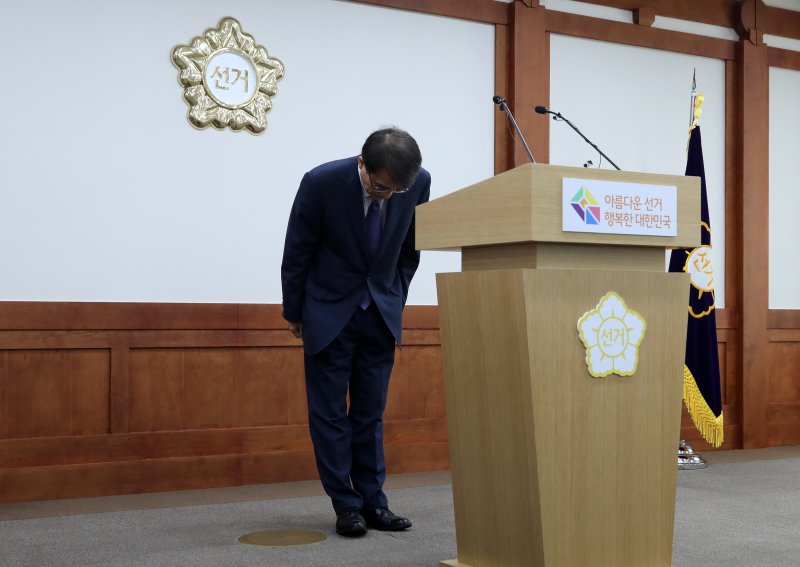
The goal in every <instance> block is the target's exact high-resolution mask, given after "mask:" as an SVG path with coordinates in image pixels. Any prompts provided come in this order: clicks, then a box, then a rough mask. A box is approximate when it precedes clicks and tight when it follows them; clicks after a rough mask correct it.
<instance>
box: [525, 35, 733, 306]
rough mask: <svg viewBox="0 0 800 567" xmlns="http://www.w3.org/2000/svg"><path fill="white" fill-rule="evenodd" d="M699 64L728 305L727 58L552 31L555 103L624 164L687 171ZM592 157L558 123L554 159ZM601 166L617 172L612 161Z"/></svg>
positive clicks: (717, 254)
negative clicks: (692, 97)
mask: <svg viewBox="0 0 800 567" xmlns="http://www.w3.org/2000/svg"><path fill="white" fill-rule="evenodd" d="M694 69H696V70H697V90H698V92H701V93H703V95H704V97H705V102H704V104H703V115H702V118H701V121H700V125H701V131H702V134H703V157H704V161H705V170H706V184H707V189H708V201H709V202H708V205H709V215H710V217H711V229H712V233H711V234H712V244H713V250H714V259H713V262H714V271H715V274H716V279H715V286H716V290H715V298H716V305H717V307H724V306H725V288H724V281H725V277H724V274H725V67H724V63H723V62H722V61H721V60H717V59H709V58H705V57H695V56H689V55H683V54H678V53H671V52H666V51H657V50H653V49H646V48H641V47H631V46H625V45H619V44H613V43H607V42H601V41H594V40H589V39H580V38H574V37H567V36H560V35H556V34H552V35H551V36H550V108H551V109H552V110H554V111H558V112H561V113H562V114H563V115H564V116H565V117H566V118H568V119H569V120H570V121H572V122H573V123H574V124H575V125H576V126H577V127H578V128H579V129H580V130H581V131H582V132H583V133H584V135H586V137H588V138H589V139H590V140H591V141H592V142H594V143H595V144H596V145H597V146H598V147H599V148H600V149H601V150H603V152H605V154H606V155H608V156H609V157H610V158H611V159H612V160H613V161H614V162H615V163H616V164H617V165H618V166H619V167H621V168H622V169H624V170H628V171H642V172H647V173H665V174H670V175H683V173H684V171H685V169H686V143H687V139H688V126H689V117H690V94H691V86H692V73H693V71H694ZM534 104H538V103H534ZM541 119H542V120H545V117H544V116H543V117H541ZM587 160H592V162H593V163H594V165H595V166H597V164H598V163H599V162H598V154H597V152H596V151H595V150H594V149H592V148H591V146H589V145H588V144H586V142H584V141H583V140H582V139H581V138H580V136H578V134H576V133H575V132H574V131H573V130H572V129H570V128H569V126H568V125H567V124H565V123H561V122H551V123H550V163H553V164H558V165H570V166H581V165H583V163H584V162H586V161H587ZM602 167H603V168H604V169H613V167H612V166H611V165H610V164H608V163H607V162H606V161H605V160H603V165H602Z"/></svg>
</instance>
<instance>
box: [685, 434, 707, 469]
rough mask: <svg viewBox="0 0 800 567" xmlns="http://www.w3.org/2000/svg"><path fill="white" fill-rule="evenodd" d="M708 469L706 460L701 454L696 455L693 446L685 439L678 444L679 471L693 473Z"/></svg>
mask: <svg viewBox="0 0 800 567" xmlns="http://www.w3.org/2000/svg"><path fill="white" fill-rule="evenodd" d="M706 467H708V463H706V461H705V459H703V457H701V456H700V454H699V453H695V452H694V449H692V447H691V445H689V444H688V443H686V441H684V440H683V439H681V440H680V441H679V442H678V470H679V471H691V470H696V469H704V468H706Z"/></svg>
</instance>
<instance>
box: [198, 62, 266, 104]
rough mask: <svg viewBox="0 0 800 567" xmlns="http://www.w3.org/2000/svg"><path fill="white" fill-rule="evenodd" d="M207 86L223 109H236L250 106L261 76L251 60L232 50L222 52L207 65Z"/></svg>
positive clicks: (205, 75)
mask: <svg viewBox="0 0 800 567" xmlns="http://www.w3.org/2000/svg"><path fill="white" fill-rule="evenodd" d="M203 86H204V87H205V88H206V92H207V93H208V96H210V97H211V98H213V99H214V100H215V101H216V102H217V103H218V104H219V105H221V106H224V107H227V108H230V109H232V110H233V109H236V108H241V107H242V106H245V105H246V104H248V103H249V102H250V101H251V100H253V97H254V96H255V94H256V91H257V90H258V74H257V72H256V67H255V65H253V62H252V61H251V60H250V58H249V57H248V56H247V55H245V54H243V53H241V52H239V51H233V50H231V49H220V50H219V51H217V52H216V53H214V54H213V55H211V57H209V58H208V63H206V69H205V73H204V74H203Z"/></svg>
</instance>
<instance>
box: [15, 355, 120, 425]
mask: <svg viewBox="0 0 800 567" xmlns="http://www.w3.org/2000/svg"><path fill="white" fill-rule="evenodd" d="M0 380H2V384H0V392H1V393H0V404H2V405H0V438H6V439H14V438H22V437H48V436H49V437H52V436H59V435H91V434H94V433H105V432H108V417H109V411H108V391H109V387H108V384H109V354H108V351H105V350H83V349H80V350H74V351H61V350H4V351H0Z"/></svg>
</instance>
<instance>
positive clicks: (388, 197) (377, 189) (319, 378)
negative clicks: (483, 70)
mask: <svg viewBox="0 0 800 567" xmlns="http://www.w3.org/2000/svg"><path fill="white" fill-rule="evenodd" d="M421 164H422V155H421V154H420V151H419V147H418V146H417V143H416V141H415V140H414V138H412V137H411V136H410V135H409V134H408V133H407V132H404V131H402V130H399V129H396V128H386V129H383V130H378V131H377V132H373V133H372V134H370V135H369V137H368V138H367V140H366V142H364V146H363V147H362V149H361V155H359V156H355V157H351V158H345V159H342V160H338V161H333V162H330V163H326V164H323V165H320V166H318V167H316V168H314V169H312V170H311V171H309V172H308V173H306V174H305V176H304V177H303V180H302V181H301V182H300V188H299V189H298V191H297V196H296V197H295V200H294V205H293V206H292V211H291V213H290V215H289V226H288V228H287V230H286V243H285V245H284V250H283V263H282V265H281V282H282V285H283V317H284V318H285V319H286V321H287V322H288V323H289V330H290V331H291V332H292V334H294V336H295V337H298V338H302V339H303V349H304V352H305V375H306V396H307V399H308V422H309V429H310V431H311V440H312V441H313V443H314V455H315V457H316V461H317V469H318V470H319V476H320V479H321V480H322V485H323V486H324V488H325V492H327V494H328V496H330V498H331V501H332V503H333V509H334V511H335V512H336V532H337V533H339V534H341V535H344V536H358V535H363V534H365V533H366V531H367V527H371V528H374V529H378V530H389V531H399V530H404V529H407V528H409V527H411V522H410V521H409V520H408V519H407V518H403V517H400V516H397V515H395V514H393V513H392V512H391V511H390V510H389V508H388V501H387V499H386V494H384V492H383V482H384V480H385V478H386V465H385V462H384V456H383V411H384V409H385V408H386V395H387V391H388V387H389V376H390V374H391V372H392V366H393V364H394V350H395V344H397V345H400V344H401V337H400V332H401V328H402V313H403V307H404V306H405V303H406V297H407V296H408V286H409V284H410V283H411V278H412V277H413V276H414V272H415V271H416V270H417V266H418V265H419V259H420V255H419V252H417V251H416V249H415V246H414V209H415V207H416V206H417V205H419V204H421V203H425V202H427V201H428V198H429V196H430V184H431V177H430V174H429V173H428V172H427V171H425V170H424V169H422V168H421ZM348 391H349V395H350V406H349V408H348V405H347V395H348Z"/></svg>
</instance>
